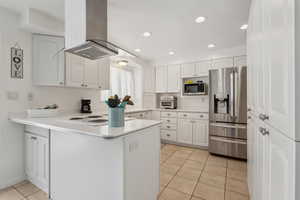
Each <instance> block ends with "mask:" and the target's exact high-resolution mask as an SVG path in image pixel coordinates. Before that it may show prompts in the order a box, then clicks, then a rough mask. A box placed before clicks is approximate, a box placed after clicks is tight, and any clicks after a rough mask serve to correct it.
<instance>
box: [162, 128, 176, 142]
mask: <svg viewBox="0 0 300 200" xmlns="http://www.w3.org/2000/svg"><path fill="white" fill-rule="evenodd" d="M160 134H161V138H162V139H163V140H170V141H176V138H177V132H176V131H168V130H162V131H161V132H160Z"/></svg>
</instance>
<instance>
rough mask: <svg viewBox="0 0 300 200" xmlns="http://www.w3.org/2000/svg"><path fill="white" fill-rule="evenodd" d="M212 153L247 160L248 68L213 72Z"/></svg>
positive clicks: (210, 140) (211, 74) (211, 86)
mask: <svg viewBox="0 0 300 200" xmlns="http://www.w3.org/2000/svg"><path fill="white" fill-rule="evenodd" d="M209 85H210V87H209V102H210V105H209V121H210V122H209V152H211V153H214V154H220V155H225V156H230V157H235V158H241V159H246V158H247V67H246V66H244V67H233V68H223V69H215V70H210V71H209Z"/></svg>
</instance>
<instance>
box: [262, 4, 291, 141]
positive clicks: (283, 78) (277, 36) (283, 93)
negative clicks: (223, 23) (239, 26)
mask: <svg viewBox="0 0 300 200" xmlns="http://www.w3.org/2000/svg"><path fill="white" fill-rule="evenodd" d="M264 2H265V5H264V13H265V19H264V29H265V33H266V37H265V39H266V40H267V44H266V52H265V55H264V59H265V60H266V68H267V69H268V73H267V75H268V76H269V77H264V78H265V79H266V80H268V92H267V93H266V94H265V95H266V96H267V106H268V109H267V110H268V115H269V121H268V123H269V124H270V125H271V126H273V127H276V128H277V129H279V130H280V131H282V132H283V133H284V134H286V135H287V136H288V137H290V138H293V139H295V130H294V128H293V127H294V123H295V122H294V114H293V113H294V110H295V108H294V105H295V95H294V93H295V73H294V71H295V64H294V60H295V56H294V51H295V48H294V45H295V41H294V40H295V39H294V38H295V31H293V30H294V29H295V28H294V26H295V24H294V23H293V22H294V21H295V5H294V4H295V1H293V0H278V1H276V3H274V1H272V0H265V1H264ZM282 38H284V39H282Z"/></svg>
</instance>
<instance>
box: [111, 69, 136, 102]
mask: <svg viewBox="0 0 300 200" xmlns="http://www.w3.org/2000/svg"><path fill="white" fill-rule="evenodd" d="M110 82H111V93H112V94H113V95H114V94H117V95H118V96H119V97H124V96H126V95H130V96H134V94H135V93H134V91H135V88H134V71H133V70H131V69H127V68H119V67H111V80H110Z"/></svg>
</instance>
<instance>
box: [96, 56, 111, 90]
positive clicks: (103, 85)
mask: <svg viewBox="0 0 300 200" xmlns="http://www.w3.org/2000/svg"><path fill="white" fill-rule="evenodd" d="M98 64H99V66H98V67H99V69H98V88H99V89H101V90H109V89H110V59H109V58H104V59H101V60H99V61H98Z"/></svg>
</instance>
